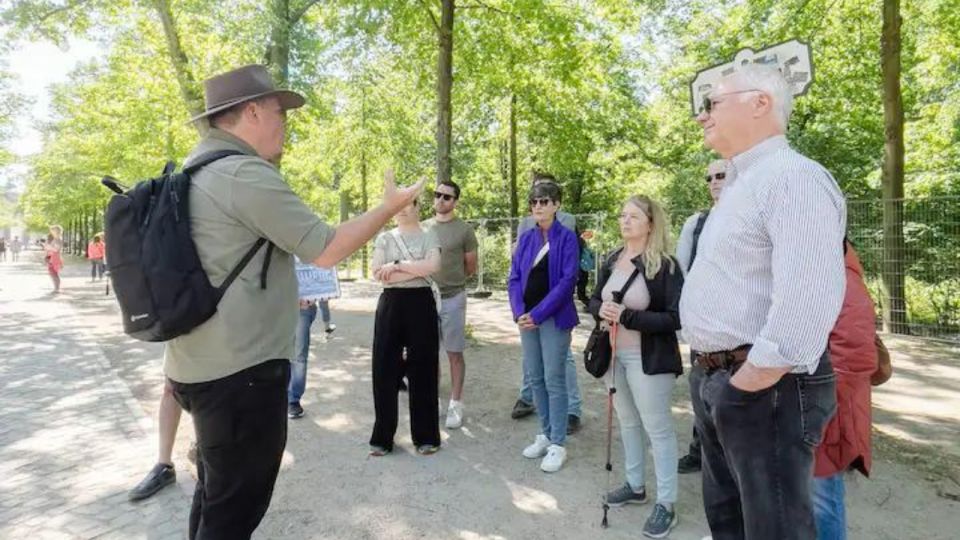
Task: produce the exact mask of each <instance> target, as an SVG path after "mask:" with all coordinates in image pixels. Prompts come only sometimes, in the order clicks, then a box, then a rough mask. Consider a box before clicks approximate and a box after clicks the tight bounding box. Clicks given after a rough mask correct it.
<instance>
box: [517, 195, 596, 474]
mask: <svg viewBox="0 0 960 540" xmlns="http://www.w3.org/2000/svg"><path fill="white" fill-rule="evenodd" d="M560 200H561V192H560V186H559V185H557V184H556V183H554V182H541V183H538V184H536V185H535V186H533V187H532V188H531V189H530V197H529V201H530V211H531V214H532V215H533V218H534V219H535V220H536V222H537V226H536V227H534V228H533V229H531V230H529V231H527V232H525V233H523V235H521V236H520V238H519V239H518V240H517V249H516V251H514V254H513V260H512V261H511V264H510V278H509V281H508V285H507V291H508V293H509V295H510V308H511V309H512V310H513V318H514V320H515V321H517V326H519V327H520V344H521V345H522V347H523V371H524V375H525V376H526V378H527V380H528V381H529V382H530V386H531V387H532V388H533V402H534V405H536V408H537V414H538V415H539V416H540V433H539V434H538V435H537V438H536V440H535V441H534V443H533V444H531V445H530V446H528V447H526V448H525V449H524V450H523V455H524V457H526V458H530V459H535V458H543V460H542V461H541V462H540V469H541V470H542V471H544V472H556V471H558V470H560V468H561V467H562V466H563V462H564V461H565V460H566V457H567V451H566V449H565V448H564V446H563V445H564V443H565V441H566V437H567V412H568V411H567V398H568V396H567V381H566V364H565V362H566V357H567V349H568V348H569V347H570V332H571V330H573V327H574V326H576V325H577V323H579V320H578V318H577V308H576V307H575V306H574V304H573V289H574V286H575V285H576V283H577V270H578V267H579V258H580V254H579V253H580V250H579V247H578V245H577V236H576V234H574V232H573V231H571V230H570V229H567V228H566V227H564V226H562V225H560V223H559V222H558V221H557V220H556V219H555V216H556V213H557V210H558V209H559V208H560Z"/></svg>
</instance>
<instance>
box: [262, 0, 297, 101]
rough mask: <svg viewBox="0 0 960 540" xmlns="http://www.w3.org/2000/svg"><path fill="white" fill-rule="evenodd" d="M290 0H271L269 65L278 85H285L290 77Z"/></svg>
mask: <svg viewBox="0 0 960 540" xmlns="http://www.w3.org/2000/svg"><path fill="white" fill-rule="evenodd" d="M291 26H293V24H292V23H291V21H290V1H289V0H271V2H270V45H269V47H268V48H267V65H268V66H269V67H270V72H271V73H272V74H273V80H274V81H276V83H277V86H280V87H285V86H287V83H288V81H289V78H290V27H291Z"/></svg>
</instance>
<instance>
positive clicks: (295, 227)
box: [163, 129, 334, 383]
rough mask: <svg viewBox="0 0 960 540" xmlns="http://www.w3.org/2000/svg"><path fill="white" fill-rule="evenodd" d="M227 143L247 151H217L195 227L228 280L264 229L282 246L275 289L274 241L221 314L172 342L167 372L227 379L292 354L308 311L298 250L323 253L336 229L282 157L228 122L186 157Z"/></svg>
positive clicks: (216, 277)
mask: <svg viewBox="0 0 960 540" xmlns="http://www.w3.org/2000/svg"><path fill="white" fill-rule="evenodd" d="M217 150H236V151H239V152H242V153H243V154H244V155H237V156H230V157H226V158H223V159H221V160H219V161H216V162H214V163H212V164H210V165H208V166H206V167H204V168H202V169H200V170H199V171H198V172H196V173H194V174H193V175H192V178H191V184H190V226H191V235H192V237H193V241H194V243H195V244H196V246H197V254H198V255H199V256H200V263H201V264H202V265H203V269H204V271H205V272H206V273H207V276H208V277H209V278H210V282H211V283H212V284H213V285H214V286H219V285H220V284H221V283H222V282H223V281H224V280H225V279H226V277H227V275H228V274H229V273H230V271H231V270H233V268H234V266H236V264H237V263H238V262H240V259H241V258H242V257H243V255H244V254H245V253H246V252H247V250H249V249H250V247H251V246H253V245H254V243H256V241H257V239H258V238H266V239H267V240H268V241H270V242H271V243H273V244H274V246H275V248H274V250H273V254H272V256H271V259H270V266H269V269H268V272H267V282H266V285H267V286H266V289H261V288H260V275H261V270H262V268H263V262H264V257H265V256H266V253H267V248H266V246H264V247H262V248H260V250H259V251H258V252H257V254H256V256H255V257H254V258H253V259H252V260H251V261H250V263H249V264H248V265H247V266H246V267H245V268H244V270H243V271H242V272H241V273H240V275H239V276H238V277H237V279H236V280H235V281H234V282H233V284H231V285H230V287H229V288H228V289H227V291H226V294H224V296H223V299H222V300H221V301H220V304H219V305H218V306H217V312H216V313H215V314H214V315H213V317H211V318H210V319H209V320H207V321H206V322H205V323H203V324H201V325H200V326H198V327H196V328H194V329H193V330H191V331H190V333H188V334H184V335H182V336H180V337H177V338H175V339H172V340H170V341H168V342H167V344H166V345H167V346H166V350H165V352H164V364H163V371H164V374H166V376H167V377H169V378H171V379H173V380H174V381H177V382H181V383H197V382H206V381H211V380H215V379H221V378H223V377H226V376H228V375H231V374H233V373H236V372H238V371H241V370H244V369H247V368H249V367H253V366H255V365H257V364H261V363H263V362H266V361H268V360H272V359H275V358H288V359H289V358H292V357H293V347H294V343H293V342H294V340H293V336H294V333H295V332H296V328H297V317H298V312H299V310H298V305H299V303H298V301H297V297H298V296H297V277H296V274H295V273H294V271H293V255H297V256H298V257H300V259H301V260H303V261H313V260H314V259H316V258H317V257H319V256H320V254H321V253H322V252H323V250H324V249H326V247H327V244H329V243H330V241H331V240H332V239H333V235H334V229H333V228H331V227H330V226H328V225H326V224H325V223H323V222H322V221H320V218H319V217H317V215H316V214H315V213H314V212H313V211H312V210H310V208H308V207H307V205H305V204H304V203H303V201H301V200H300V198H299V197H297V195H296V194H294V192H293V191H291V190H290V186H288V185H287V183H286V182H284V181H283V177H282V176H280V171H279V170H278V169H277V168H276V167H274V166H273V165H271V164H270V163H268V162H267V161H265V160H263V159H261V158H260V157H258V156H257V155H256V151H254V149H253V148H251V147H250V146H249V145H248V144H246V143H245V142H244V141H242V140H240V139H238V138H236V137H234V136H233V135H231V134H229V133H227V132H225V131H221V130H218V129H211V130H210V132H209V133H208V134H207V136H206V137H205V138H204V139H203V140H202V141H201V142H200V144H199V145H198V146H197V148H196V149H194V151H193V152H192V153H191V154H190V157H188V158H187V160H186V162H185V165H189V164H190V163H192V162H194V161H196V160H197V158H198V157H199V156H200V155H202V154H205V153H208V152H211V151H217Z"/></svg>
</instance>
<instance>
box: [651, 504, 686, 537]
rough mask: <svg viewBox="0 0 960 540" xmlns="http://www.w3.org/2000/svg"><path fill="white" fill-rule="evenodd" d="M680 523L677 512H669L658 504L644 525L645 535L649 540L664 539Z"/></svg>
mask: <svg viewBox="0 0 960 540" xmlns="http://www.w3.org/2000/svg"><path fill="white" fill-rule="evenodd" d="M679 521H680V518H679V517H677V512H676V511H675V510H667V507H666V506H664V505H662V504H660V503H657V504H656V506H654V507H653V513H651V514H650V517H648V518H647V522H646V523H644V524H643V535H644V536H646V537H648V538H664V537H666V536H667V535H668V534H670V531H671V530H672V529H673V528H674V527H676V526H677V523H678V522H679Z"/></svg>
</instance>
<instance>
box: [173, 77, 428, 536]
mask: <svg viewBox="0 0 960 540" xmlns="http://www.w3.org/2000/svg"><path fill="white" fill-rule="evenodd" d="M204 86H205V95H206V110H205V111H204V113H203V114H200V115H198V116H196V117H194V118H193V119H192V120H193V121H205V122H208V123H209V126H210V129H209V131H208V132H207V133H206V135H205V136H204V138H203V140H202V141H200V143H199V144H198V145H197V147H196V148H195V149H194V150H193V151H192V152H191V154H190V156H189V157H188V158H187V160H186V162H185V164H184V165H185V166H190V165H191V164H192V163H198V162H200V160H202V159H206V158H207V157H209V156H211V155H213V154H214V153H220V152H233V153H234V155H229V156H227V157H223V158H221V159H219V160H217V161H214V162H212V163H210V164H209V165H207V166H205V167H203V168H202V169H200V170H199V171H197V172H195V173H193V175H192V183H191V187H190V201H189V204H190V225H191V234H192V236H193V240H194V243H195V244H196V246H197V252H198V253H199V255H200V261H201V263H202V264H203V268H204V270H205V271H206V273H207V275H208V277H209V278H210V281H211V283H212V284H214V285H218V284H220V283H222V282H223V281H224V280H225V279H226V278H227V275H228V274H229V273H230V271H231V270H232V269H233V268H234V266H236V264H237V262H238V261H239V260H240V259H241V258H242V257H243V255H244V254H245V253H246V252H247V251H248V250H250V248H251V246H253V245H254V244H255V243H257V241H258V240H259V239H261V238H262V239H266V240H267V242H268V243H267V247H266V248H262V249H260V250H258V251H257V252H256V254H255V256H254V258H253V259H252V260H251V261H250V263H249V264H247V265H246V266H245V267H244V270H243V271H242V272H241V273H240V275H239V277H238V279H236V280H235V281H234V282H233V284H232V285H231V286H230V287H229V288H228V289H227V290H226V293H225V294H224V296H223V299H222V300H221V301H220V304H219V306H218V312H217V313H216V314H215V315H214V316H213V317H212V318H211V319H209V320H208V321H207V322H205V323H203V324H202V325H200V326H198V327H197V328H195V329H194V330H192V331H191V332H190V333H188V334H185V335H182V336H180V337H177V338H175V339H173V340H171V341H169V342H167V346H166V351H165V355H164V373H165V375H166V376H167V378H168V379H169V380H170V383H171V385H172V386H173V392H174V397H175V398H176V399H177V402H178V403H180V405H181V406H182V407H183V409H184V410H186V411H188V412H189V413H190V414H191V415H192V416H193V421H194V428H195V430H196V436H197V446H198V456H197V473H198V482H197V487H196V491H195V493H194V498H193V507H192V509H191V512H190V524H189V537H190V539H191V540H194V539H202V540H208V539H231V540H233V539H244V538H250V535H251V534H252V533H253V531H254V530H255V529H256V528H257V525H258V524H259V523H260V520H261V519H262V518H263V515H264V514H265V513H266V511H267V507H268V506H269V505H270V498H271V495H272V492H273V486H274V482H275V480H276V478H277V472H278V471H279V469H280V459H281V457H282V455H283V450H284V447H285V446H286V438H287V381H288V378H289V374H290V364H289V359H290V358H291V357H292V356H293V347H294V340H293V336H294V332H295V330H296V325H297V316H298V315H297V279H296V276H295V274H294V266H293V256H294V255H296V256H298V257H299V258H300V260H303V261H313V263H314V264H316V265H318V266H323V267H332V266H334V265H336V264H337V263H338V262H339V261H341V260H342V259H344V258H345V257H347V256H348V255H350V254H351V253H353V252H354V251H356V250H357V249H359V248H360V247H361V246H363V244H364V243H365V242H366V241H367V240H369V239H370V238H371V237H372V236H373V235H374V234H375V233H376V232H377V231H379V230H380V228H381V227H383V225H384V224H386V222H387V221H388V220H389V219H390V218H391V217H392V216H393V215H394V214H396V213H397V212H398V211H400V210H401V209H402V208H404V207H405V206H407V205H408V204H410V202H411V201H413V200H414V199H415V198H416V196H417V195H418V194H419V193H420V191H421V190H422V189H423V182H422V181H421V182H419V183H417V184H415V185H412V186H409V187H406V188H402V189H401V188H397V187H396V185H395V181H394V177H393V173H392V171H387V173H386V175H385V178H384V196H383V203H382V204H381V205H379V206H377V207H376V208H374V209H373V210H370V211H369V212H367V213H365V214H363V215H361V216H358V217H356V218H354V219H353V220H350V221H348V222H346V223H342V224H340V225H339V226H338V227H336V228H333V227H331V226H329V225H327V224H325V223H323V221H321V219H320V218H319V217H318V216H316V215H315V214H314V213H313V212H312V211H311V210H310V209H309V208H308V207H307V206H306V205H305V204H304V203H303V201H301V200H300V198H299V197H297V195H295V194H294V193H293V191H291V190H290V187H289V186H288V185H287V184H286V182H284V180H283V177H282V176H281V175H280V171H279V170H278V168H277V165H278V164H279V163H280V157H281V155H282V153H283V143H284V136H285V131H286V112H287V110H289V109H296V108H298V107H301V106H303V104H304V103H305V100H304V98H303V97H302V96H301V95H299V94H297V93H295V92H291V91H289V90H283V89H278V88H276V86H275V85H274V83H273V80H272V79H271V77H270V75H269V73H268V72H267V70H266V69H265V68H264V67H263V66H258V65H252V66H246V67H242V68H239V69H236V70H233V71H230V72H227V73H223V74H221V75H217V76H215V77H213V78H210V79H208V80H207V81H205V82H204Z"/></svg>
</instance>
